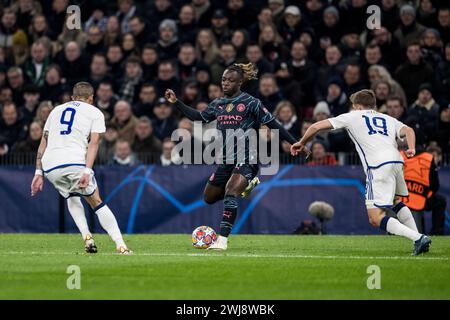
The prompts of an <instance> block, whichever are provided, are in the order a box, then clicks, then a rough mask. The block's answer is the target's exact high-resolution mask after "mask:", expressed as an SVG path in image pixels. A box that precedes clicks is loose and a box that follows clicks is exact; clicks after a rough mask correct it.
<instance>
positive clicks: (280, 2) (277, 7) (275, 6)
mask: <svg viewBox="0 0 450 320" xmlns="http://www.w3.org/2000/svg"><path fill="white" fill-rule="evenodd" d="M268 5H269V8H270V10H272V20H273V22H274V24H275V25H279V24H280V23H281V20H282V19H283V16H284V0H268Z"/></svg>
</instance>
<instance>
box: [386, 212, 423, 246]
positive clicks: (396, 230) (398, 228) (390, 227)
mask: <svg viewBox="0 0 450 320" xmlns="http://www.w3.org/2000/svg"><path fill="white" fill-rule="evenodd" d="M385 218H386V217H385ZM386 231H387V232H389V233H392V234H395V235H397V236H403V237H406V238H408V239H411V240H412V241H416V240H419V239H420V237H421V236H422V235H421V234H420V233H418V232H417V231H414V230H411V229H410V228H408V227H407V226H405V225H403V224H402V223H401V222H400V221H398V220H397V219H395V218H389V219H388V221H387V224H386Z"/></svg>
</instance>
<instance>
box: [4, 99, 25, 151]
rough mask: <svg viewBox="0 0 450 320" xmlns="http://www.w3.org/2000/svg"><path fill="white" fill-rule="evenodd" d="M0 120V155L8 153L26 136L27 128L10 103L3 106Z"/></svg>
mask: <svg viewBox="0 0 450 320" xmlns="http://www.w3.org/2000/svg"><path fill="white" fill-rule="evenodd" d="M1 116H2V117H1V119H0V142H1V144H3V146H0V155H3V154H5V153H8V150H11V148H12V146H13V145H14V144H15V143H16V142H18V141H21V140H23V139H25V138H26V135H27V126H26V125H25V123H24V122H23V121H22V119H21V118H20V115H19V112H18V110H17V108H16V105H15V104H14V103H12V102H10V103H6V104H4V105H3V108H2V114H1Z"/></svg>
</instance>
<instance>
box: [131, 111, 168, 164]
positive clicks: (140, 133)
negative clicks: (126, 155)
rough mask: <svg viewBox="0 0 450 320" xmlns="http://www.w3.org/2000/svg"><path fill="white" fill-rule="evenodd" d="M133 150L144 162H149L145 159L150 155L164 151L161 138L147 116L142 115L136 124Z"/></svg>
mask: <svg viewBox="0 0 450 320" xmlns="http://www.w3.org/2000/svg"><path fill="white" fill-rule="evenodd" d="M133 151H134V152H136V153H137V156H138V158H140V160H141V161H144V162H148V161H145V160H147V159H148V157H153V156H155V155H156V154H158V155H159V154H160V153H161V151H162V144H161V140H159V139H158V138H156V137H155V135H154V134H153V125H152V122H151V121H150V119H149V118H147V117H146V116H143V117H140V118H139V120H138V122H137V124H136V131H135V138H134V143H133ZM150 159H153V158H150Z"/></svg>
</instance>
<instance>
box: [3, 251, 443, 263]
mask: <svg viewBox="0 0 450 320" xmlns="http://www.w3.org/2000/svg"><path fill="white" fill-rule="evenodd" d="M217 253H218V252H215V253H211V254H210V253H151V252H135V253H133V254H132V256H149V257H177V256H181V257H207V258H217V257H230V258H281V259H292V258H294V259H330V260H335V259H353V260H374V259H380V260H421V261H424V260H433V261H435V260H438V261H448V260H450V257H424V256H418V257H413V256H409V257H408V256H333V255H329V256H321V255H301V254H298V255H297V254H293V255H287V254H236V253H226V252H221V254H217ZM0 255H66V256H77V255H87V254H86V253H84V252H80V253H71V252H46V251H42V252H41V251H31V252H24V251H5V252H0ZM98 255H99V256H104V255H107V256H119V254H118V253H110V252H104V253H99V254H98ZM93 256H94V255H93Z"/></svg>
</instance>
